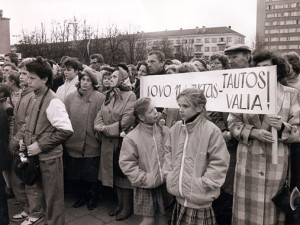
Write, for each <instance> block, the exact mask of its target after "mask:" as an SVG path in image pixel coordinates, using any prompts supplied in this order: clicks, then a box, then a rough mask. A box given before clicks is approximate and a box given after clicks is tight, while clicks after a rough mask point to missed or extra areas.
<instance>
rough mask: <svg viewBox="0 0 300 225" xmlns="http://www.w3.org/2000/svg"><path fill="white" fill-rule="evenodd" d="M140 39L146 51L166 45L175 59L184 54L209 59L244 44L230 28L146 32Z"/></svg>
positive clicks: (242, 37)
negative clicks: (231, 47) (229, 47)
mask: <svg viewBox="0 0 300 225" xmlns="http://www.w3.org/2000/svg"><path fill="white" fill-rule="evenodd" d="M142 38H143V40H144V41H146V43H147V47H148V49H150V48H152V47H153V46H159V45H164V44H165V43H168V44H169V45H170V46H171V47H172V49H173V54H174V56H175V57H176V56H179V55H181V54H184V55H185V56H186V57H187V58H192V57H201V58H205V59H209V57H210V56H211V55H212V54H213V53H216V52H222V51H224V49H225V48H226V47H227V46H231V45H233V44H239V43H242V44H243V43H244V42H245V36H244V35H242V34H240V33H238V32H236V31H234V30H232V29H231V27H230V26H229V27H205V26H203V27H202V28H199V27H196V29H185V30H184V29H180V30H169V31H168V30H166V31H159V32H147V33H143V35H142Z"/></svg>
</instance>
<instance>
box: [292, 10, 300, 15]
mask: <svg viewBox="0 0 300 225" xmlns="http://www.w3.org/2000/svg"><path fill="white" fill-rule="evenodd" d="M291 16H300V11H297V12H291Z"/></svg>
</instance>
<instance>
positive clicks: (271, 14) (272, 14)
mask: <svg viewBox="0 0 300 225" xmlns="http://www.w3.org/2000/svg"><path fill="white" fill-rule="evenodd" d="M274 17H275V14H274V13H267V18H274Z"/></svg>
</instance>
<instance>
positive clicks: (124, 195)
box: [94, 65, 136, 220]
mask: <svg viewBox="0 0 300 225" xmlns="http://www.w3.org/2000/svg"><path fill="white" fill-rule="evenodd" d="M123 68H124V65H119V66H116V67H115V71H114V72H113V73H112V75H111V89H110V90H109V91H107V92H106V99H105V103H104V105H103V106H102V108H101V110H100V112H99V113H98V115H97V118H96V120H95V124H94V125H95V130H96V131H97V132H98V134H100V135H101V137H102V146H101V157H100V159H101V162H100V169H99V179H100V180H101V181H102V184H103V185H104V186H109V187H114V186H116V189H117V196H118V206H117V207H116V208H115V209H113V210H112V211H110V212H109V215H110V216H116V219H117V220H124V219H126V218H128V217H129V216H130V215H131V214H132V187H131V184H130V182H129V180H128V179H127V178H126V177H125V178H124V177H121V176H119V175H117V173H116V169H115V168H114V167H113V157H114V154H116V148H117V146H118V141H119V136H120V135H121V134H122V135H123V134H124V133H128V132H129V130H130V128H131V127H132V125H133V124H134V116H133V108H134V103H135V100H136V96H135V94H134V93H133V92H132V91H131V84H130V81H129V76H128V72H126V71H125V69H123ZM122 135H121V136H122Z"/></svg>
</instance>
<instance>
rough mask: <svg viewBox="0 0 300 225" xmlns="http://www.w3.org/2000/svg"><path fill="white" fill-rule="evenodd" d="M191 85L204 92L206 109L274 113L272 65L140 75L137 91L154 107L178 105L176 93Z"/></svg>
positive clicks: (273, 68)
mask: <svg viewBox="0 0 300 225" xmlns="http://www.w3.org/2000/svg"><path fill="white" fill-rule="evenodd" d="M191 87H195V88H199V89H202V90H203V91H204V94H205V96H206V98H207V104H206V109H207V110H208V111H220V112H235V113H250V114H275V112H276V93H277V92H276V91H277V73H276V66H268V67H252V68H244V69H230V70H216V71H207V72H193V73H181V74H167V75H149V76H142V77H141V85H140V90H141V97H149V98H151V99H152V100H153V102H154V104H155V106H156V107H164V108H178V105H177V101H176V96H177V95H178V94H179V93H180V92H181V91H182V90H184V89H185V88H191Z"/></svg>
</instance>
